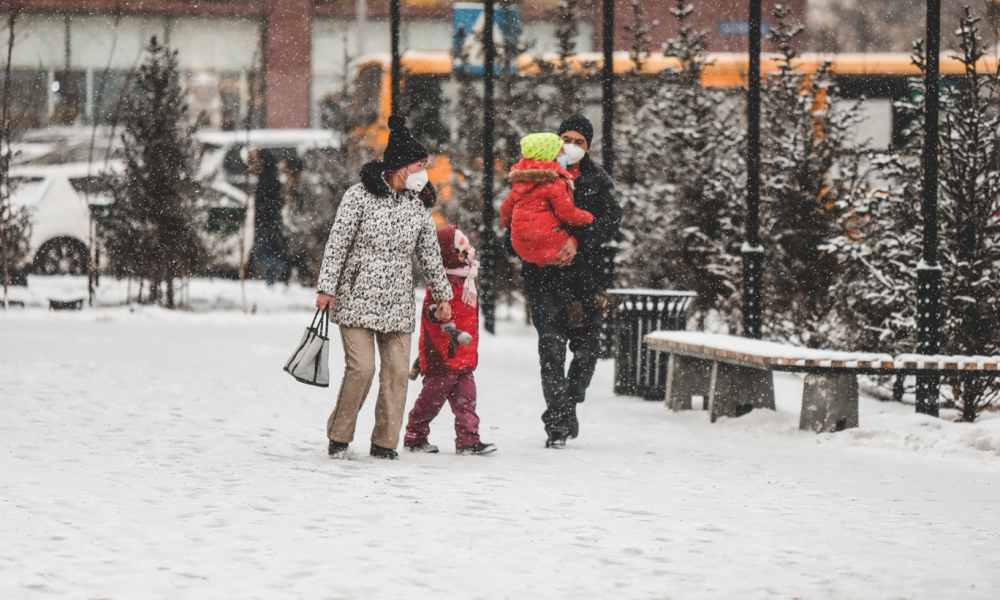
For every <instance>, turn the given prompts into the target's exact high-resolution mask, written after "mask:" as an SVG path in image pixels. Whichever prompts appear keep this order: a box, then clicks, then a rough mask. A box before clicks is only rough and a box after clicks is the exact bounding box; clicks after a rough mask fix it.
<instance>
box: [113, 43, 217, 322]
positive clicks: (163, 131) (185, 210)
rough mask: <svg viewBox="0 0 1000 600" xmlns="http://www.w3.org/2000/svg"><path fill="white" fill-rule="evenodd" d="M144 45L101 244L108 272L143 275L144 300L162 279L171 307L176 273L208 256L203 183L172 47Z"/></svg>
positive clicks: (188, 271) (156, 292)
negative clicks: (120, 165)
mask: <svg viewBox="0 0 1000 600" xmlns="http://www.w3.org/2000/svg"><path fill="white" fill-rule="evenodd" d="M146 51H147V53H148V57H147V59H146V62H145V64H143V65H142V66H141V67H140V68H139V70H138V72H137V73H136V76H135V84H136V88H137V93H136V94H135V95H134V96H133V97H131V98H130V99H129V100H128V102H127V104H126V106H125V109H124V118H123V122H124V132H123V133H122V142H123V152H124V159H125V167H124V171H123V172H122V173H120V174H117V175H111V176H108V177H107V179H106V185H107V188H108V191H109V192H110V194H111V195H112V197H113V198H114V203H113V204H112V205H111V208H110V211H109V214H108V225H107V227H106V228H105V233H104V240H103V243H104V247H105V249H106V251H107V258H108V266H109V269H110V272H111V274H112V275H114V276H115V277H119V278H122V277H136V278H138V279H140V280H147V281H149V285H150V288H149V289H150V296H149V300H150V302H158V301H160V285H161V283H166V298H165V303H166V306H167V307H169V308H173V306H174V294H173V291H174V286H173V283H174V280H175V279H176V278H178V277H186V276H190V275H194V274H196V273H198V272H199V270H200V269H202V268H203V267H204V265H205V262H206V254H207V251H206V249H205V244H204V241H203V239H202V238H201V236H200V235H199V231H200V230H201V229H202V219H203V217H204V211H203V210H200V208H202V207H200V203H199V198H200V195H201V191H202V184H201V182H200V181H199V180H198V179H197V177H196V173H197V166H198V151H197V146H196V144H195V140H194V137H193V133H194V130H193V128H192V127H191V126H189V125H188V117H187V105H186V104H185V102H184V98H183V94H182V92H181V88H180V85H179V84H178V77H177V76H178V70H177V52H176V51H175V50H171V49H170V48H168V47H166V46H164V45H162V44H160V43H159V42H158V41H157V39H156V38H155V37H153V38H151V39H150V42H149V46H148V47H147V48H146Z"/></svg>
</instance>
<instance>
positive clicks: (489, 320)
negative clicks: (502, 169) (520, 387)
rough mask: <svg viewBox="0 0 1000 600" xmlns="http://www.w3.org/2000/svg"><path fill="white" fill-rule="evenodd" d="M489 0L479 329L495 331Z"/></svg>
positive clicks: (489, 11)
mask: <svg viewBox="0 0 1000 600" xmlns="http://www.w3.org/2000/svg"><path fill="white" fill-rule="evenodd" d="M495 58H496V47H495V46H494V45H493V0H485V2H483V250H484V252H483V262H484V263H485V264H484V265H483V266H484V269H483V280H482V282H483V286H482V287H483V296H482V298H481V299H480V302H481V303H482V308H483V328H484V329H485V330H486V331H488V332H490V333H495V330H496V294H495V288H496V285H495V283H496V281H495V280H496V243H495V242H496V239H495V237H496V236H494V234H493V215H494V209H493V160H494V157H493V75H494V69H493V63H494V62H495Z"/></svg>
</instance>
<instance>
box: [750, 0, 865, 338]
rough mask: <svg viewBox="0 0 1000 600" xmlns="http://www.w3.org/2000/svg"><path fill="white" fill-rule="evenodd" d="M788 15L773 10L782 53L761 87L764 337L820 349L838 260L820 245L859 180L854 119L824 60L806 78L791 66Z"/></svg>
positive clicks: (793, 29) (792, 33) (793, 31)
mask: <svg viewBox="0 0 1000 600" xmlns="http://www.w3.org/2000/svg"><path fill="white" fill-rule="evenodd" d="M789 13H790V9H788V8H787V7H783V6H780V5H779V6H777V7H775V10H774V12H773V13H772V16H773V17H774V21H773V22H774V26H773V28H772V30H771V34H770V35H771V41H772V42H773V43H774V45H775V46H777V47H778V49H779V52H780V55H781V56H780V58H779V59H778V71H777V73H775V74H773V75H770V76H768V77H767V78H766V79H765V80H764V82H763V85H762V89H761V100H762V101H761V113H762V114H761V166H762V172H763V173H762V175H763V176H762V181H761V215H762V222H761V229H762V237H763V239H765V240H767V243H766V244H765V248H766V250H765V251H766V255H765V262H764V265H765V266H764V281H765V284H764V289H765V290H766V296H765V299H764V302H765V318H764V326H765V337H770V338H775V339H782V340H792V341H796V342H799V343H803V344H806V345H809V346H824V345H827V344H828V343H829V341H830V337H829V336H830V328H831V327H832V324H831V319H832V318H833V317H834V315H833V313H832V310H831V308H832V301H831V297H830V294H829V288H830V285H831V284H832V283H833V280H834V276H835V272H836V269H837V267H838V265H837V261H836V258H835V257H833V256H831V255H830V254H829V253H828V252H826V251H824V250H823V249H821V246H823V245H824V243H825V242H826V241H827V240H829V239H830V238H831V237H834V236H835V235H836V234H837V233H839V231H838V223H839V221H840V219H839V217H838V214H839V212H840V211H841V210H842V209H843V206H844V202H843V200H844V198H846V197H849V196H850V195H851V194H852V193H853V190H854V189H856V188H857V187H858V186H860V185H861V183H862V181H863V178H862V174H861V173H860V168H859V162H858V160H857V159H856V158H855V157H854V156H856V155H855V154H854V151H855V150H856V149H854V148H851V131H852V128H853V127H854V126H855V125H856V123H857V121H858V119H859V117H858V116H857V115H858V111H857V110H854V109H844V108H843V107H842V106H840V104H839V102H838V95H837V88H836V85H835V84H834V82H833V78H832V74H831V73H830V70H829V64H821V65H820V66H819V67H818V68H817V70H816V72H815V73H814V74H812V75H811V76H809V77H806V76H805V75H804V74H802V73H800V72H797V71H796V67H797V54H796V51H795V50H794V48H793V40H794V39H795V38H796V37H798V36H799V35H800V34H801V33H802V27H800V26H793V25H790V24H789V23H788V20H787V18H788V16H789Z"/></svg>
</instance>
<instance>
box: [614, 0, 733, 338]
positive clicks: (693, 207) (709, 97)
mask: <svg viewBox="0 0 1000 600" xmlns="http://www.w3.org/2000/svg"><path fill="white" fill-rule="evenodd" d="M670 12H671V14H672V15H673V17H674V18H675V19H677V21H678V30H677V31H678V33H677V37H675V38H673V39H671V40H669V41H668V42H667V44H666V45H665V46H664V53H665V55H666V56H668V57H674V58H676V59H677V60H678V62H679V66H680V68H679V69H672V70H669V71H667V72H665V73H663V74H661V75H642V76H641V79H640V81H639V82H638V84H639V85H640V86H642V87H647V89H646V90H645V91H644V94H645V97H644V98H643V100H642V103H641V105H640V106H639V108H638V110H636V111H634V112H632V113H627V117H626V119H624V120H625V121H626V124H625V125H623V131H622V134H621V135H622V137H627V138H629V139H631V140H632V143H631V144H630V145H629V146H628V150H627V151H628V153H629V161H630V163H631V165H632V166H633V168H632V169H631V173H630V175H629V178H630V180H628V181H627V182H626V183H625V185H623V186H621V188H620V193H621V196H622V199H623V204H624V209H625V215H624V218H623V226H622V231H623V234H624V237H625V241H624V242H623V252H622V254H621V256H620V260H621V265H620V267H619V273H620V275H621V276H622V278H623V279H625V280H626V282H627V283H628V284H630V285H639V286H649V287H654V288H665V287H673V288H681V289H691V290H695V291H697V292H698V300H697V304H696V306H695V307H694V310H693V312H692V316H696V317H698V318H704V317H705V316H706V314H707V312H708V311H713V310H714V311H717V312H719V313H721V314H722V315H723V316H724V318H725V319H726V320H728V321H729V322H730V324H731V326H733V327H735V325H736V323H738V322H739V313H738V311H737V305H738V303H739V302H738V301H739V296H738V292H739V282H740V268H741V263H740V255H739V245H740V241H741V239H742V235H741V234H742V217H743V214H744V212H745V210H744V209H743V207H742V195H743V187H744V182H745V178H746V176H745V172H746V170H745V165H744V164H743V158H742V154H743V153H742V150H741V144H742V139H743V132H744V130H745V127H744V126H743V122H742V121H741V118H740V116H741V112H740V111H741V108H742V104H741V103H740V102H738V101H736V100H737V99H736V98H734V97H733V96H732V95H731V94H726V93H725V92H723V91H721V90H716V89H711V88H705V87H703V86H702V83H701V73H702V70H703V69H704V68H705V66H707V64H708V59H707V55H706V43H705V38H706V34H705V33H703V32H698V31H695V30H694V28H693V27H692V26H691V25H690V23H689V21H688V19H689V18H690V17H691V15H692V14H693V13H694V8H693V6H691V5H686V4H685V3H684V2H683V0H679V1H677V2H676V3H675V5H674V6H673V7H671V10H670ZM637 14H638V15H640V16H641V13H637ZM645 29H646V27H645V25H643V24H642V23H637V24H635V25H633V26H632V27H631V28H630V31H633V32H637V33H642V34H643V35H645V34H644V31H645ZM643 52H644V51H643V48H642V45H641V40H639V39H637V40H635V43H634V44H633V52H632V53H633V60H637V59H638V60H640V61H641V60H642V55H643ZM637 78H638V77H637Z"/></svg>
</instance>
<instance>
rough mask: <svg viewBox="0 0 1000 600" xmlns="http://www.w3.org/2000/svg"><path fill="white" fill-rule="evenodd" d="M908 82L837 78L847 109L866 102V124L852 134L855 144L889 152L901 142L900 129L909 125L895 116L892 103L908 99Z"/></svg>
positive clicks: (886, 77) (882, 77)
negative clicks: (863, 144) (858, 102)
mask: <svg viewBox="0 0 1000 600" xmlns="http://www.w3.org/2000/svg"><path fill="white" fill-rule="evenodd" d="M907 79H908V78H906V77H899V76H897V75H891V76H889V75H875V76H856V75H853V76H849V77H837V78H835V81H836V83H837V87H838V88H839V90H840V97H841V98H843V99H844V102H845V104H846V105H848V106H851V105H853V104H854V101H856V100H858V99H860V98H864V99H865V101H864V103H863V104H862V105H861V112H862V114H863V118H864V120H863V121H862V122H861V123H859V124H858V125H856V127H855V129H856V131H855V132H854V134H853V139H854V142H855V143H867V145H868V147H869V148H871V149H872V150H888V149H889V148H890V147H892V146H895V145H897V144H898V143H899V142H900V141H901V140H900V139H899V137H900V132H899V129H900V128H901V127H905V125H906V123H902V122H901V121H900V117H898V116H897V115H895V114H894V110H893V107H892V103H893V102H895V101H898V100H903V99H904V98H906V95H907V88H906V85H907Z"/></svg>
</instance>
